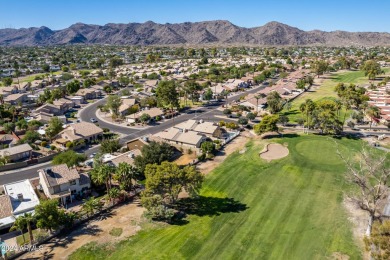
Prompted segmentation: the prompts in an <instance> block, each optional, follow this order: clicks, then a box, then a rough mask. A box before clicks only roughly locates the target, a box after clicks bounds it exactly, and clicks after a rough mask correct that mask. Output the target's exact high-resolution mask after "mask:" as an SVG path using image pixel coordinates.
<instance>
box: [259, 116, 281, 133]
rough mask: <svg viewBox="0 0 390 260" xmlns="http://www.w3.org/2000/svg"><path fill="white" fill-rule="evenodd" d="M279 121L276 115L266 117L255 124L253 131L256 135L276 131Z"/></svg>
mask: <svg viewBox="0 0 390 260" xmlns="http://www.w3.org/2000/svg"><path fill="white" fill-rule="evenodd" d="M278 121H279V116H278V115H266V116H264V117H263V118H262V120H261V121H260V123H258V124H256V125H255V126H254V127H253V129H254V131H255V133H256V134H258V135H260V134H263V133H266V132H275V131H278V126H277V123H278Z"/></svg>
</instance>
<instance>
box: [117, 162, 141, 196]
mask: <svg viewBox="0 0 390 260" xmlns="http://www.w3.org/2000/svg"><path fill="white" fill-rule="evenodd" d="M137 174H138V172H137V169H136V168H135V167H134V166H132V165H130V164H127V163H120V164H119V165H118V167H117V168H116V170H115V175H114V179H115V180H117V181H118V182H119V184H120V186H121V188H122V189H124V190H127V191H128V190H131V187H132V181H133V180H134V179H135V176H136V175H137Z"/></svg>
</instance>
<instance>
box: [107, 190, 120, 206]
mask: <svg viewBox="0 0 390 260" xmlns="http://www.w3.org/2000/svg"><path fill="white" fill-rule="evenodd" d="M120 196H121V191H120V190H119V189H118V188H112V189H110V190H109V191H108V193H107V197H108V199H109V200H110V201H111V204H112V206H114V204H115V199H117V198H119V197H120Z"/></svg>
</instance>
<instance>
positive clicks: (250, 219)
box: [70, 134, 362, 260]
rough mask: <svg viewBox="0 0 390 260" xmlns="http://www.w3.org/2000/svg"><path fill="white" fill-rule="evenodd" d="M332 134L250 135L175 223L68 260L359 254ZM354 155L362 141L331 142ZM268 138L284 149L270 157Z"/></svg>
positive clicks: (147, 227)
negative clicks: (266, 150)
mask: <svg viewBox="0 0 390 260" xmlns="http://www.w3.org/2000/svg"><path fill="white" fill-rule="evenodd" d="M334 140H336V139H332V138H329V137H323V136H315V135H302V136H299V135H294V134H292V135H290V136H288V135H287V136H286V137H284V138H277V139H272V140H252V141H250V142H249V143H248V144H247V149H246V152H245V153H242V154H240V153H239V152H235V153H233V154H232V155H230V156H229V157H228V158H227V159H226V160H225V161H224V162H223V163H222V164H221V165H219V167H217V168H216V169H215V170H214V171H213V172H212V173H210V174H209V175H207V176H206V180H205V183H204V186H203V188H202V191H201V194H200V195H201V196H200V198H199V201H198V203H195V204H196V206H194V208H193V209H192V210H191V211H190V213H189V214H188V215H187V217H186V218H185V219H184V220H183V221H182V222H179V223H176V224H171V225H167V224H151V223H145V224H144V226H143V229H142V230H141V231H140V232H139V233H138V234H136V235H135V236H133V237H130V238H128V239H127V240H124V241H122V242H120V243H118V244H106V245H97V244H92V243H90V244H87V245H85V246H83V247H82V248H80V249H78V250H77V251H76V252H75V253H73V254H72V255H71V257H70V259H83V260H85V259H299V260H301V259H329V258H328V257H330V256H331V255H332V254H334V253H340V254H343V255H348V256H349V257H350V259H361V258H362V255H361V249H360V248H359V247H358V246H357V244H356V242H355V241H354V238H353V235H352V224H351V223H350V222H349V221H348V216H347V212H346V211H345V209H344V208H343V205H342V201H343V196H344V192H345V191H346V190H348V189H349V188H350V187H349V186H348V185H347V183H346V182H345V179H344V172H345V166H344V164H343V163H342V161H341V160H340V159H339V157H338V156H337V154H336V145H335V143H334ZM336 141H337V142H338V143H339V144H340V145H339V147H340V150H341V151H342V152H348V153H349V154H352V153H353V151H354V150H357V149H358V148H359V146H360V141H356V140H349V139H342V140H336ZM267 142H279V143H281V144H283V145H287V147H288V149H289V155H288V156H287V157H285V158H282V159H279V160H273V161H271V162H267V161H265V160H263V159H261V158H260V157H259V152H260V151H261V150H262V149H263V148H264V145H265V144H266V143H267Z"/></svg>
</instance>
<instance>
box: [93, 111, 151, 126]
mask: <svg viewBox="0 0 390 260" xmlns="http://www.w3.org/2000/svg"><path fill="white" fill-rule="evenodd" d="M96 117H97V118H98V119H99V120H101V121H103V122H104V123H106V124H110V125H118V126H121V127H126V128H129V129H132V130H145V129H148V128H150V127H151V126H147V127H134V126H128V125H127V123H126V122H124V123H121V124H119V123H114V122H112V121H109V120H107V119H105V118H104V116H102V115H101V112H99V111H97V110H96Z"/></svg>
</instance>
